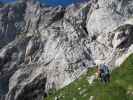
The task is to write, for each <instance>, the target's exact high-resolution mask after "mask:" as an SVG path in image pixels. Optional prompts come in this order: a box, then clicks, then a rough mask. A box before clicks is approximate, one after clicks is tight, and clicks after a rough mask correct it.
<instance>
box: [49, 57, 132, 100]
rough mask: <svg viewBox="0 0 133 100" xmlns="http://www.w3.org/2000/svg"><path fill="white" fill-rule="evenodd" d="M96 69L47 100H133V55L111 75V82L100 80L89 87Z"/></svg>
mask: <svg viewBox="0 0 133 100" xmlns="http://www.w3.org/2000/svg"><path fill="white" fill-rule="evenodd" d="M94 72H95V69H92V70H89V71H88V72H87V74H86V75H83V76H81V77H80V78H79V79H78V80H76V81H74V82H73V83H72V84H70V85H68V86H66V87H65V88H63V89H61V90H59V91H57V92H55V93H54V94H52V95H49V96H48V97H47V98H46V100H55V97H59V99H58V100H89V98H90V96H94V99H93V100H133V55H131V56H130V57H129V58H128V59H127V60H126V61H125V62H124V63H123V64H122V65H121V67H119V68H117V69H115V70H114V71H113V72H112V74H111V82H110V83H109V84H105V85H104V84H102V83H101V82H100V81H99V80H96V81H94V83H93V84H92V85H89V83H88V80H87V77H88V76H90V75H92V73H94Z"/></svg>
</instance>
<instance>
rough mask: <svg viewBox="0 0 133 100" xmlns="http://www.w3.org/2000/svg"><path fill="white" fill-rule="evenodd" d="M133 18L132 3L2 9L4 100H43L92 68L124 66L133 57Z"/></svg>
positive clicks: (23, 4)
mask: <svg viewBox="0 0 133 100" xmlns="http://www.w3.org/2000/svg"><path fill="white" fill-rule="evenodd" d="M132 16H133V1H132V0H126V1H125V0H91V1H89V2H85V3H80V4H72V5H70V6H68V7H66V8H63V7H61V6H58V7H49V6H46V5H42V4H40V3H39V2H38V1H37V0H17V2H15V3H11V4H2V3H0V81H4V82H5V83H6V84H5V83H4V84H2V85H4V87H6V89H5V88H4V89H2V91H5V92H6V93H4V94H3V95H1V94H0V95H1V96H0V100H43V99H44V98H43V97H45V96H47V93H48V91H49V90H51V89H60V88H62V87H64V86H66V85H68V84H69V83H71V82H72V81H73V80H75V79H77V78H78V77H79V76H80V75H82V74H83V73H85V71H86V70H87V69H88V68H89V67H93V66H95V65H96V64H99V63H107V64H109V65H110V68H111V69H113V68H114V66H118V65H120V64H121V63H122V62H123V61H124V60H125V58H126V57H127V56H129V55H130V54H131V53H133V45H132V44H133V17H132ZM0 90H1V89H0Z"/></svg>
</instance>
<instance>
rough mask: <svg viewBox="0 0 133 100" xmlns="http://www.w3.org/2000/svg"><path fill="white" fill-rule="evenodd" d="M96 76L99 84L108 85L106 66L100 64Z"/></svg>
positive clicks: (108, 74) (108, 73)
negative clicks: (99, 81) (98, 78)
mask: <svg viewBox="0 0 133 100" xmlns="http://www.w3.org/2000/svg"><path fill="white" fill-rule="evenodd" d="M98 75H99V77H100V80H101V82H103V83H109V82H110V71H109V68H108V66H107V65H105V64H100V66H99V67H98Z"/></svg>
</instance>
